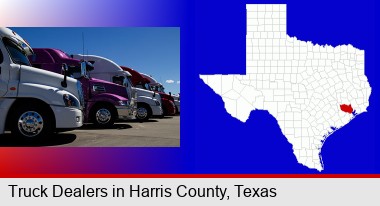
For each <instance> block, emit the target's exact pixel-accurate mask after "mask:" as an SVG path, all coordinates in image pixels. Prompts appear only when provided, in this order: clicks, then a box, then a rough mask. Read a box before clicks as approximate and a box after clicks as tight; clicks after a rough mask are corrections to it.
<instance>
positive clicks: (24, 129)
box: [11, 105, 55, 142]
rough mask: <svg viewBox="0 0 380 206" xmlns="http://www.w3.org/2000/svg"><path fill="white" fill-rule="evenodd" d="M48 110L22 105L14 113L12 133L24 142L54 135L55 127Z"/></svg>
mask: <svg viewBox="0 0 380 206" xmlns="http://www.w3.org/2000/svg"><path fill="white" fill-rule="evenodd" d="M53 118H54V117H52V116H51V115H50V114H49V112H48V110H47V109H46V108H40V107H38V106H35V105H20V106H18V107H17V108H15V110H14V112H12V118H11V132H12V134H13V135H15V136H16V137H18V138H21V139H22V140H24V141H30V142H33V141H37V140H40V139H43V138H47V137H49V136H50V135H52V134H53V131H54V128H55V125H53V122H54V119H53Z"/></svg>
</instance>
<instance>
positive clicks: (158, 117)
mask: <svg viewBox="0 0 380 206" xmlns="http://www.w3.org/2000/svg"><path fill="white" fill-rule="evenodd" d="M151 119H173V116H164V117H160V116H153V117H151Z"/></svg>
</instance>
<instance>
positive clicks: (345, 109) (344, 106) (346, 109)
mask: <svg viewBox="0 0 380 206" xmlns="http://www.w3.org/2000/svg"><path fill="white" fill-rule="evenodd" d="M340 109H341V110H342V111H343V112H347V113H350V114H352V112H353V111H354V109H352V107H351V104H350V105H347V104H341V105H340Z"/></svg>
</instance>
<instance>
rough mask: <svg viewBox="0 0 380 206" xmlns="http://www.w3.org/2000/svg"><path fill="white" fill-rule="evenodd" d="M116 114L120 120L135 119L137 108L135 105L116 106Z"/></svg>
mask: <svg viewBox="0 0 380 206" xmlns="http://www.w3.org/2000/svg"><path fill="white" fill-rule="evenodd" d="M116 109H117V114H118V116H119V119H121V120H133V119H136V114H137V109H136V108H135V107H125V106H117V107H116Z"/></svg>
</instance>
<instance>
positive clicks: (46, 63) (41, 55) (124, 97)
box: [29, 48, 137, 127]
mask: <svg viewBox="0 0 380 206" xmlns="http://www.w3.org/2000/svg"><path fill="white" fill-rule="evenodd" d="M33 51H34V53H35V55H33V56H31V57H30V58H29V59H30V62H31V63H32V65H33V67H36V68H40V69H43V70H47V71H52V72H55V73H59V74H60V73H61V72H62V69H61V68H62V64H66V65H67V66H68V72H69V76H70V75H71V76H72V77H74V78H76V79H78V80H79V81H80V82H81V83H82V88H83V96H84V102H85V107H84V111H83V113H84V122H85V123H94V124H96V125H97V126H99V127H109V126H112V125H113V124H114V122H115V120H117V119H122V120H128V119H135V118H136V111H137V107H136V105H137V104H136V100H135V98H133V96H132V94H128V90H126V89H125V87H123V86H120V85H118V84H114V83H111V82H107V81H103V80H100V79H95V78H91V77H90V75H89V73H87V71H91V70H93V67H92V65H91V64H90V63H88V62H85V61H80V60H77V59H73V58H71V57H70V56H69V55H67V54H66V53H65V52H63V51H61V50H58V49H50V48H33ZM83 70H84V71H83ZM83 73H84V74H85V75H83Z"/></svg>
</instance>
